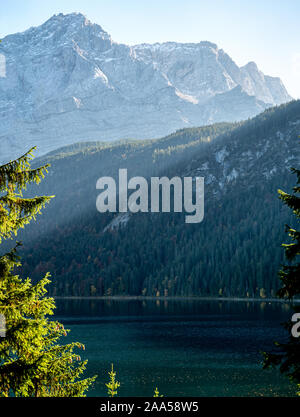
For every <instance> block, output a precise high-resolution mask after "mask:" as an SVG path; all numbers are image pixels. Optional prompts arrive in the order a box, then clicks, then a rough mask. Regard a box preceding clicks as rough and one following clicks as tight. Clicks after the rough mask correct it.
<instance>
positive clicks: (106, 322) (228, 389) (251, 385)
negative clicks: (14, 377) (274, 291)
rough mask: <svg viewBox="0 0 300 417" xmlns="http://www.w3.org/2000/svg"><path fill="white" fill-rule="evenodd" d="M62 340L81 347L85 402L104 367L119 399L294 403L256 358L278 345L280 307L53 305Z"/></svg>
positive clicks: (103, 378)
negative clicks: (87, 380) (113, 375)
mask: <svg viewBox="0 0 300 417" xmlns="http://www.w3.org/2000/svg"><path fill="white" fill-rule="evenodd" d="M56 303H57V310H56V318H58V319H59V320H60V321H62V322H63V323H64V324H65V327H66V328H69V329H71V332H70V335H69V336H68V340H74V341H80V342H82V343H84V344H85V345H86V350H85V352H84V353H83V355H81V356H82V358H88V359H89V364H88V370H87V374H88V375H93V374H98V379H97V382H96V384H95V386H94V388H93V389H92V390H91V391H90V392H89V395H91V396H106V387H105V382H107V380H108V376H107V371H108V370H110V366H111V363H112V362H113V363H114V367H115V369H116V371H117V379H118V381H120V382H121V387H120V388H119V396H149V397H150V396H152V395H153V390H154V388H155V387H156V386H157V387H158V388H159V391H160V392H161V393H162V394H164V396H199V397H201V396H294V395H295V391H296V390H295V387H294V386H293V385H291V384H290V382H289V381H288V380H287V378H285V377H283V376H281V375H280V374H279V373H278V372H277V371H272V370H271V371H264V370H262V367H261V359H262V356H261V355H260V351H263V350H270V349H272V348H273V341H274V340H278V341H284V340H285V337H286V333H285V331H284V330H283V329H282V328H281V326H280V323H282V322H283V321H285V320H287V319H290V317H291V315H292V309H291V307H290V306H289V305H287V304H282V303H268V302H243V301H241V302H237V301H219V300H216V301H199V300H198V301H197V300H183V301H175V300H173V301H172V300H168V301H159V300H146V301H142V300H86V299H85V300H84V299H80V300H65V299H59V300H56Z"/></svg>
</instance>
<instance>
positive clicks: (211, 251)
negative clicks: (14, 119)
mask: <svg viewBox="0 0 300 417" xmlns="http://www.w3.org/2000/svg"><path fill="white" fill-rule="evenodd" d="M299 133H300V101H294V102H291V103H289V104H287V105H282V106H280V107H275V108H272V109H269V110H267V111H265V112H264V113H262V114H260V115H259V116H257V117H255V118H253V119H251V120H249V121H246V122H243V123H239V124H233V125H231V124H218V125H212V126H208V127H203V128H198V129H184V130H181V131H178V132H176V133H175V134H173V135H170V136H168V137H166V138H163V139H160V140H154V141H149V142H139V141H138V142H134V143H115V144H107V143H106V144H101V143H87V144H81V145H76V146H73V147H69V148H65V149H62V150H59V151H57V152H56V153H52V154H49V155H48V156H47V157H46V158H45V159H44V160H39V161H37V162H36V163H41V162H44V161H50V162H51V164H52V167H51V169H50V172H49V176H48V177H47V178H46V179H45V180H44V182H43V184H41V185H40V186H39V194H41V193H46V194H56V199H55V201H53V202H52V203H51V205H50V206H49V207H48V208H47V209H46V211H45V214H44V215H43V216H42V218H41V219H39V222H38V224H37V225H34V226H33V227H30V228H27V229H26V231H25V232H24V233H23V235H22V236H20V237H19V239H22V240H23V241H24V248H23V250H22V251H23V255H24V268H23V272H24V273H26V274H28V275H30V276H33V277H34V278H38V277H40V276H41V275H42V274H43V273H45V272H46V271H50V272H51V274H52V277H53V278H52V279H53V285H52V287H51V288H52V289H51V291H52V292H53V294H56V295H128V294H130V295H205V296H206V295H209V296H216V295H223V296H249V297H252V296H258V297H265V296H271V295H274V293H275V291H276V289H277V286H278V277H277V270H278V268H279V265H280V264H281V263H282V262H283V250H282V248H281V246H280V245H281V243H282V241H283V240H285V239H286V236H285V233H284V225H285V223H289V222H290V221H291V220H292V219H291V218H290V213H289V212H288V211H287V210H286V209H285V208H284V207H283V206H282V203H281V202H280V201H279V200H278V198H277V189H278V188H282V189H284V190H287V191H288V190H291V188H292V186H293V185H294V183H295V178H293V175H292V174H291V173H290V171H289V168H290V167H292V166H294V167H299V160H300V158H299V155H300V154H299V149H300V148H299V138H298V136H299ZM126 167H127V168H128V177H129V178H130V177H131V176H133V175H140V176H144V177H149V176H151V175H152V176H153V175H167V176H169V177H173V176H174V175H180V176H203V177H204V178H205V216H204V220H203V222H202V223H199V224H186V223H185V222H184V213H175V214H174V213H170V214H169V213H162V214H161V213H153V214H150V213H142V214H141V213H137V214H134V215H129V216H127V217H126V219H124V217H123V220H125V221H123V222H121V226H120V227H107V225H109V224H110V225H111V224H113V225H114V224H116V218H118V217H119V216H118V215H113V214H100V213H98V212H97V211H96V206H95V202H96V197H97V194H98V193H99V192H98V191H97V190H96V187H95V184H96V181H97V179H98V178H99V177H100V176H104V175H105V176H116V173H117V171H118V169H119V168H126ZM29 191H30V192H31V193H32V190H29ZM111 221H113V223H111Z"/></svg>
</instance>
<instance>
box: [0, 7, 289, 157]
mask: <svg viewBox="0 0 300 417" xmlns="http://www.w3.org/2000/svg"><path fill="white" fill-rule="evenodd" d="M0 55H1V57H2V58H1V59H2V61H1V62H2V64H1V65H2V67H3V65H4V64H3V60H5V71H3V70H2V71H1V74H0V163H1V162H5V161H7V160H9V159H12V158H15V157H17V156H19V155H20V154H22V153H23V152H25V151H26V150H28V148H30V147H31V146H35V145H36V146H37V147H38V154H44V153H47V152H49V151H51V150H54V149H56V148H58V147H61V146H64V145H68V144H71V143H75V142H79V141H89V140H93V141H94V140H105V141H107V140H118V139H126V138H131V139H132V138H133V139H138V138H139V139H147V138H155V137H159V136H163V135H165V134H168V133H170V132H172V131H174V130H176V129H179V128H182V127H188V126H196V125H204V124H208V123H213V122H217V121H235V120H241V119H245V118H247V117H251V116H254V115H255V114H257V113H259V112H260V111H261V110H263V109H264V108H266V107H268V106H271V105H274V104H281V103H283V102H287V101H289V100H291V97H290V96H289V95H288V93H287V91H286V89H285V87H284V85H283V84H282V82H281V81H280V79H279V78H273V77H269V76H266V75H264V74H263V73H262V72H261V71H259V70H258V68H257V66H256V64H254V63H249V64H247V65H246V66H245V67H242V68H239V67H238V66H237V65H236V64H235V63H234V61H233V60H232V59H231V58H230V57H229V56H228V55H227V54H226V53H225V52H224V51H223V50H220V49H218V47H217V45H215V44H212V43H210V42H200V43H198V44H180V43H175V42H168V43H163V44H154V45H135V46H127V45H124V44H118V43H116V42H113V41H112V39H111V37H110V35H109V34H108V33H106V32H105V31H104V30H103V29H102V28H101V26H99V25H97V24H93V23H91V22H90V21H89V20H88V19H87V18H86V17H85V16H83V15H82V14H79V13H72V14H68V15H63V14H59V15H55V16H53V17H52V18H50V19H49V20H48V21H47V22H45V23H44V24H42V25H41V26H38V27H33V28H30V29H28V30H27V31H25V32H23V33H17V34H13V35H8V36H6V37H5V38H4V39H3V40H2V43H1V44H0Z"/></svg>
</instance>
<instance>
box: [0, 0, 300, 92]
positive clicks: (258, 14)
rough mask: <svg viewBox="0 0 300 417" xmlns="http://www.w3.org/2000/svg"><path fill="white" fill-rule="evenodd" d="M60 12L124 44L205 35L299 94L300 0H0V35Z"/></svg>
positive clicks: (189, 39) (196, 39)
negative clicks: (97, 26)
mask: <svg viewBox="0 0 300 417" xmlns="http://www.w3.org/2000/svg"><path fill="white" fill-rule="evenodd" d="M61 12H62V13H70V12H81V13H83V14H85V15H86V16H87V17H88V18H89V19H90V20H91V21H92V22H95V23H98V24H100V25H101V26H102V27H103V29H104V30H106V31H107V32H109V33H110V35H111V36H112V38H113V40H115V41H117V42H123V43H127V44H135V43H142V42H151V43H153V42H163V41H178V42H199V41H201V40H209V41H211V42H214V43H216V44H217V45H218V46H219V47H220V48H223V49H224V50H225V51H226V52H227V53H228V54H229V55H230V56H231V57H232V58H233V60H234V61H235V62H236V63H237V64H238V65H244V64H246V63H247V62H249V61H255V62H256V63H257V65H258V67H259V68H260V69H261V70H262V71H263V72H264V73H266V74H268V75H275V76H280V77H281V79H282V80H283V82H284V84H285V86H286V87H287V89H288V92H289V93H290V94H291V95H292V96H293V97H295V98H300V23H299V22H300V1H299V0H205V1H204V0H80V1H79V0H48V1H47V0H9V1H7V0H6V1H4V0H0V13H1V15H0V37H4V36H5V35H7V34H10V33H14V32H19V31H23V30H25V29H27V28H28V27H30V26H36V25H39V24H41V23H43V22H44V21H45V20H47V19H48V18H49V17H50V16H52V15H53V14H54V13H61Z"/></svg>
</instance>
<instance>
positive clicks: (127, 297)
mask: <svg viewBox="0 0 300 417" xmlns="http://www.w3.org/2000/svg"><path fill="white" fill-rule="evenodd" d="M53 298H54V299H57V300H107V301H146V300H148V301H151V300H152V301H230V302H232V301H236V302H260V303H264V302H265V303H288V304H299V303H300V299H298V300H282V299H280V298H244V297H200V296H194V297H193V296H190V297H188V296H182V297H181V296H168V297H163V296H159V297H155V296H142V295H136V296H134V295H112V296H55V297H53Z"/></svg>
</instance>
